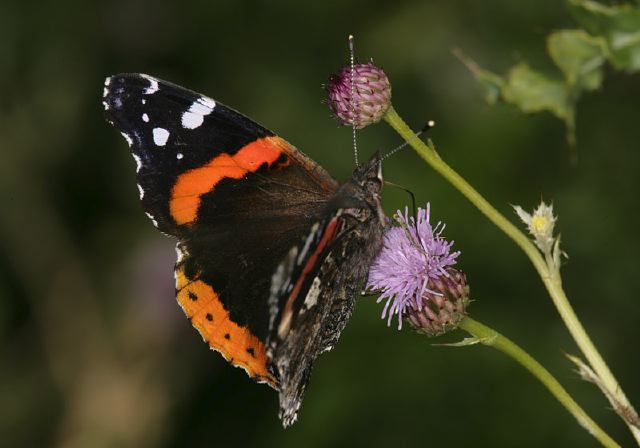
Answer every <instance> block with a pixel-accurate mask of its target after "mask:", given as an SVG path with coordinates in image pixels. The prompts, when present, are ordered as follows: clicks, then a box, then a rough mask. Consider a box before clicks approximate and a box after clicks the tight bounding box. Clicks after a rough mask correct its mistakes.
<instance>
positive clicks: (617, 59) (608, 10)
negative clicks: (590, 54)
mask: <svg viewBox="0 0 640 448" xmlns="http://www.w3.org/2000/svg"><path fill="white" fill-rule="evenodd" d="M569 4H570V5H571V7H572V8H571V10H572V12H573V14H574V16H575V17H576V19H577V20H578V21H579V22H580V23H581V24H582V25H583V26H584V27H585V28H586V29H587V30H588V31H589V32H591V33H592V34H596V35H599V36H603V37H604V38H605V40H606V44H607V50H608V51H607V57H608V59H609V60H610V61H611V63H612V64H613V65H614V66H615V67H616V68H618V69H621V70H627V71H638V70H640V7H634V6H632V5H630V4H623V5H615V6H608V5H603V4H602V3H599V2H596V1H593V0H569Z"/></svg>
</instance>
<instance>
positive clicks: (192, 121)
mask: <svg viewBox="0 0 640 448" xmlns="http://www.w3.org/2000/svg"><path fill="white" fill-rule="evenodd" d="M214 107H216V102H215V101H213V100H212V99H211V98H207V97H204V96H203V97H200V98H198V99H197V100H195V101H194V102H193V104H191V106H190V107H189V110H187V111H186V112H184V113H183V114H182V127H183V128H185V129H195V128H197V127H198V126H200V125H201V124H202V123H203V122H204V117H205V116H206V115H209V114H210V113H211V112H213V108H214Z"/></svg>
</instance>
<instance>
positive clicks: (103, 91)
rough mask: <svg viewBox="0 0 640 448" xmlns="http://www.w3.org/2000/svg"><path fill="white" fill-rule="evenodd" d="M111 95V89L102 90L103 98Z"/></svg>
mask: <svg viewBox="0 0 640 448" xmlns="http://www.w3.org/2000/svg"><path fill="white" fill-rule="evenodd" d="M107 95H109V89H107V88H106V87H105V88H104V89H103V90H102V98H104V97H105V96H107Z"/></svg>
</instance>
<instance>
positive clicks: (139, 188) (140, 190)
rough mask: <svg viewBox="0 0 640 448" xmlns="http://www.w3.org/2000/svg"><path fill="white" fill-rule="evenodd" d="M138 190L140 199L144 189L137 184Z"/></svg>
mask: <svg viewBox="0 0 640 448" xmlns="http://www.w3.org/2000/svg"><path fill="white" fill-rule="evenodd" d="M138 191H139V192H140V199H142V198H143V197H144V190H143V189H142V187H141V186H140V184H138Z"/></svg>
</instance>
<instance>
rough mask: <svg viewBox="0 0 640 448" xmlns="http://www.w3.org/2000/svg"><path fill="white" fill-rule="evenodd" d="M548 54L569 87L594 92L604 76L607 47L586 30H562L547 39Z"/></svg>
mask: <svg viewBox="0 0 640 448" xmlns="http://www.w3.org/2000/svg"><path fill="white" fill-rule="evenodd" d="M547 50H548V51H549V55H550V56H551V59H553V62H555V64H556V65H557V66H558V68H560V70H561V71H562V73H563V74H564V76H565V79H566V80H567V83H568V84H569V86H570V87H577V88H583V89H586V90H595V89H597V88H598V87H600V84H601V83H602V78H603V76H604V72H603V64H604V62H605V60H606V59H605V54H606V43H605V41H604V39H603V38H601V37H593V36H590V35H589V34H587V33H586V32H585V31H583V30H562V31H556V32H554V33H551V34H550V35H549V36H548V37H547Z"/></svg>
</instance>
